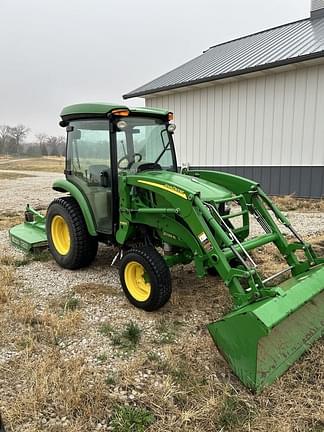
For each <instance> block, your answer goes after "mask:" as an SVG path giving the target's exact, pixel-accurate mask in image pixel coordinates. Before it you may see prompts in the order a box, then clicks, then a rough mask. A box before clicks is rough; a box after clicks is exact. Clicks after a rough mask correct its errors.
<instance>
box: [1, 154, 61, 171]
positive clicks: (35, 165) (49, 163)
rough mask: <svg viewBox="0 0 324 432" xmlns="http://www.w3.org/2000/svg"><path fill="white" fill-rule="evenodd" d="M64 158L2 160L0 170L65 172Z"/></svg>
mask: <svg viewBox="0 0 324 432" xmlns="http://www.w3.org/2000/svg"><path fill="white" fill-rule="evenodd" d="M64 160H65V159H64V158H63V157H54V156H44V157H35V158H25V159H24V158H21V159H18V160H17V159H12V160H10V159H8V160H6V161H5V160H1V163H0V170H14V171H44V172H56V173H63V171H64Z"/></svg>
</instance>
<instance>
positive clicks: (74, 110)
mask: <svg viewBox="0 0 324 432" xmlns="http://www.w3.org/2000/svg"><path fill="white" fill-rule="evenodd" d="M115 109H127V110H129V111H130V112H131V113H136V114H146V115H150V114H151V115H153V116H154V115H156V116H166V115H168V113H169V111H168V110H163V109H159V108H147V107H138V108H131V107H128V106H126V105H118V104H114V103H109V102H90V103H79V104H74V105H69V106H66V107H65V108H63V110H62V112H61V117H62V119H66V118H68V117H74V118H76V117H78V116H80V117H83V116H87V117H88V116H91V115H94V116H95V117H98V116H106V115H107V114H109V113H110V112H111V111H112V110H115Z"/></svg>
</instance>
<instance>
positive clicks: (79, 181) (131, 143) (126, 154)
mask: <svg viewBox="0 0 324 432" xmlns="http://www.w3.org/2000/svg"><path fill="white" fill-rule="evenodd" d="M61 117H62V121H61V123H60V125H61V126H63V127H66V130H67V149H66V169H65V174H66V179H67V180H68V181H69V182H70V183H71V184H73V185H75V186H76V187H77V188H78V190H79V191H80V192H81V194H82V195H83V196H84V198H85V199H86V201H87V202H88V204H89V206H90V208H91V209H92V213H93V217H94V220H95V223H96V231H97V233H98V234H99V235H100V234H103V235H108V236H110V235H112V234H113V230H114V228H113V227H114V225H115V226H116V224H117V219H118V176H119V175H123V174H124V173H132V174H135V173H137V172H143V171H145V170H169V171H176V170H177V163H176V156H175V151H174V144H173V139H172V133H173V131H174V129H175V126H174V125H173V124H171V123H170V120H171V119H172V117H173V116H172V114H171V113H169V112H168V111H164V110H156V109H147V108H141V109H139V108H138V109H133V110H131V109H128V108H127V107H116V106H111V105H108V104H80V105H72V106H69V107H67V108H64V109H63V111H62V113H61ZM57 190H60V189H59V187H58V189H57Z"/></svg>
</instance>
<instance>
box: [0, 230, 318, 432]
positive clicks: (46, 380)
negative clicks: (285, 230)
mask: <svg viewBox="0 0 324 432" xmlns="http://www.w3.org/2000/svg"><path fill="white" fill-rule="evenodd" d="M313 240H314V241H315V243H316V247H317V248H319V249H320V250H321V251H323V247H324V236H323V237H318V238H314V239H313ZM269 252H274V253H275V250H274V249H271V248H270V249H266V248H264V249H263V250H262V253H261V255H260V261H261V262H262V266H263V267H264V271H265V274H268V273H273V272H274V271H277V269H278V268H279V267H280V266H281V265H282V263H281V260H280V259H279V256H278V255H276V254H275V258H273V256H271V255H270V254H269ZM27 265H28V263H27ZM16 268H17V262H16V260H15V259H14V258H13V257H11V256H2V257H1V258H0V319H1V325H0V383H1V389H2V395H1V402H0V408H1V411H2V414H3V415H4V419H5V423H6V426H7V429H8V432H18V431H19V432H43V431H44V432H47V431H48V432H79V431H83V430H87V431H95V430H97V429H96V428H97V426H98V423H99V422H100V424H103V425H110V427H111V429H110V430H112V431H113V432H130V431H133V432H141V431H144V430H147V431H148V432H166V431H167V432H168V431H172V432H183V431H184V432H202V431H204V432H220V431H222V432H251V431H253V432H279V431H280V432H322V431H323V430H324V340H323V338H322V339H321V340H320V341H318V342H317V343H316V344H315V345H314V346H313V347H312V349H311V350H310V351H308V352H307V353H305V354H304V356H303V357H302V358H301V359H300V360H299V361H298V362H296V363H295V365H294V366H293V367H292V368H291V369H290V370H289V371H288V372H286V373H285V374H284V375H283V376H282V377H281V378H280V379H279V380H278V381H277V382H276V383H275V384H273V385H272V386H271V387H270V388H268V389H266V390H265V391H264V392H263V393H262V394H260V395H257V396H256V395H253V394H252V393H250V392H249V391H248V390H246V389H245V388H244V387H243V386H242V385H241V384H240V382H239V381H238V379H236V378H235V376H234V375H233V374H232V372H231V371H230V369H229V367H228V365H227V363H226V362H225V360H224V359H223V358H222V356H221V355H220V354H219V352H218V351H217V350H216V348H215V346H214V344H213V342H212V340H211V338H210V337H209V335H208V332H207V330H206V324H207V323H208V322H211V321H213V320H215V319H217V318H218V317H221V316H223V315H224V313H226V312H227V311H228V310H229V309H230V307H231V301H230V296H229V294H228V291H227V289H226V288H225V287H224V284H223V283H222V282H221V281H220V279H219V278H217V277H208V278H205V279H203V280H197V279H196V276H195V273H194V271H193V268H192V267H190V266H189V267H184V268H183V267H181V266H179V267H177V268H176V269H174V270H173V284H174V294H173V296H172V301H171V303H170V304H169V305H167V306H166V307H165V308H164V309H162V310H161V311H159V312H156V313H153V314H144V313H143V314H142V315H137V317H139V316H142V318H143V322H140V321H138V324H139V327H140V328H141V330H142V332H141V338H140V340H139V338H138V347H137V349H136V350H135V349H134V350H130V351H129V352H128V354H127V357H126V359H121V360H120V363H119V366H118V370H117V371H115V370H111V369H110V360H111V361H113V358H112V359H110V357H109V355H110V354H107V353H106V351H105V353H104V354H102V356H103V355H105V361H102V362H98V363H93V362H89V361H88V360H89V358H88V357H87V356H86V355H80V354H73V353H72V354H68V352H67V349H66V347H68V346H69V344H71V342H73V341H76V342H77V343H78V344H80V342H81V341H82V339H83V338H84V337H85V336H87V335H88V336H87V337H91V336H89V334H90V335H91V334H92V333H89V331H90V330H91V328H89V322H88V321H87V316H86V313H85V310H86V308H87V307H88V306H91V307H94V306H96V305H100V304H101V302H102V299H103V297H104V296H112V297H114V298H115V297H116V295H119V292H118V290H116V289H115V288H113V287H110V286H109V285H102V284H95V283H94V284H89V285H85V284H78V285H75V286H73V287H71V292H69V293H65V294H64V295H62V296H60V297H53V296H51V297H50V298H49V299H48V300H47V301H46V302H45V305H40V302H39V301H38V299H37V298H33V297H32V294H31V293H30V294H28V295H26V294H24V295H22V293H21V290H20V286H19V284H17V282H16V281H15V269H16ZM76 295H77V297H75V296H76ZM80 299H81V300H80ZM129 310H130V316H129V317H127V321H126V322H124V323H123V326H122V327H119V329H120V331H122V329H123V328H124V326H125V324H126V323H127V322H129V320H131V319H132V312H134V316H136V315H135V314H136V312H137V311H135V310H133V309H131V308H130V309H129ZM108 316H109V315H108ZM150 322H152V323H153V324H150V325H152V331H153V334H152V335H149V334H147V333H146V330H145V329H146V326H147V325H149V323H150ZM98 324H99V323H98ZM111 325H112V326H113V327H112V328H111ZM94 327H95V326H94ZM95 331H96V333H98V334H99V335H100V337H102V338H103V340H104V341H105V342H104V343H105V344H111V343H112V341H111V337H110V334H111V333H114V332H115V331H117V330H115V329H114V321H113V318H112V319H111V320H110V318H109V322H108V321H107V322H103V323H102V324H101V327H98V328H95ZM118 331H119V330H118ZM132 333H134V332H132ZM137 333H138V332H137ZM125 334H126V333H123V334H122V335H123V337H125ZM8 347H10V350H11V351H12V352H15V353H16V354H15V355H13V356H12V357H11V359H9V360H8V361H6V362H2V361H1V351H2V349H4V348H5V349H7V350H8ZM117 348H118V347H117ZM114 352H116V351H114ZM125 394H127V395H129V394H131V395H133V398H132V399H127V400H125ZM126 401H127V403H126ZM134 421H136V422H138V423H136V424H137V426H136V427H132V426H131V425H133V424H134V423H133V422H134ZM150 422H153V423H152V424H151V425H150V426H149V424H150ZM131 428H132V429H131ZM101 430H107V429H105V428H104V426H103V427H102V428H101Z"/></svg>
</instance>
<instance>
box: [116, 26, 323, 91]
mask: <svg viewBox="0 0 324 432" xmlns="http://www.w3.org/2000/svg"><path fill="white" fill-rule="evenodd" d="M318 57H324V17H321V18H317V19H311V18H307V19H303V20H300V21H295V22H292V23H289V24H285V25H282V26H279V27H275V28H272V29H270V30H264V31H262V32H259V33H255V34H252V35H249V36H245V37H242V38H239V39H235V40H233V41H229V42H225V43H222V44H220V45H215V46H212V47H210V48H209V49H208V50H207V51H205V52H204V53H203V54H201V55H200V56H198V57H196V58H194V59H193V60H190V61H188V62H187V63H185V64H183V65H181V66H179V67H177V68H176V69H174V70H172V71H170V72H168V73H166V74H164V75H162V76H160V77H159V78H156V79H154V80H153V81H151V82H149V83H147V84H145V85H143V86H141V87H139V88H137V89H136V90H133V91H131V92H130V93H127V94H125V95H124V98H125V99H128V98H131V97H135V96H144V95H148V94H151V93H157V92H160V91H165V90H171V89H175V88H179V87H186V86H189V85H194V84H199V83H203V82H208V81H215V80H219V79H223V78H228V77H231V76H236V75H241V74H246V73H249V72H254V71H257V70H264V69H269V68H273V67H276V66H281V65H285V64H290V63H297V62H300V61H305V60H308V59H312V58H318Z"/></svg>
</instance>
